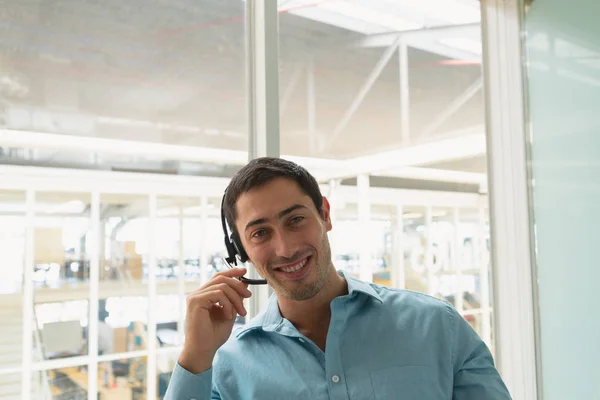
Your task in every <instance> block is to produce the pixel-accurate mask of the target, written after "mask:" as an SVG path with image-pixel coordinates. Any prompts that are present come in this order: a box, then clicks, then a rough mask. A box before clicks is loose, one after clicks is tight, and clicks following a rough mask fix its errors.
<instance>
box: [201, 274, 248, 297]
mask: <svg viewBox="0 0 600 400" xmlns="http://www.w3.org/2000/svg"><path fill="white" fill-rule="evenodd" d="M223 283H224V284H227V285H229V286H231V287H232V288H233V289H234V290H235V291H236V292H237V293H238V294H239V295H240V296H242V297H250V296H252V292H251V291H250V290H248V285H247V284H245V283H244V282H242V281H239V280H237V279H236V278H231V277H227V276H217V277H215V278H213V279H211V280H210V282H209V283H208V284H207V285H206V288H207V289H208V288H210V287H213V286H217V285H219V284H223Z"/></svg>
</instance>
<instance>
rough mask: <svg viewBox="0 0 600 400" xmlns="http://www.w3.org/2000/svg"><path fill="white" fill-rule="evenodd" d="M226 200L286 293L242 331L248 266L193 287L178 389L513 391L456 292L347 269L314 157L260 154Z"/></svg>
mask: <svg viewBox="0 0 600 400" xmlns="http://www.w3.org/2000/svg"><path fill="white" fill-rule="evenodd" d="M223 204H224V213H225V216H226V218H227V221H228V224H229V226H230V227H232V229H233V230H234V231H235V233H236V234H237V235H239V238H240V242H241V245H242V246H243V248H244V250H245V251H246V253H247V255H248V257H249V260H250V261H251V262H252V263H253V264H254V266H255V267H256V269H257V270H258V272H259V273H260V275H261V276H262V277H263V278H265V279H266V280H267V281H268V283H269V285H270V286H271V287H272V288H273V290H274V292H275V293H274V296H272V297H271V299H270V301H269V304H268V306H267V308H266V310H264V311H263V312H262V313H261V314H260V315H259V316H257V317H256V318H254V319H253V320H252V321H251V322H250V323H249V324H248V325H246V326H244V327H243V328H241V329H240V330H239V331H237V332H235V334H234V335H231V332H232V327H233V324H234V321H235V317H236V314H240V315H246V310H245V309H244V304H243V300H244V299H245V298H248V297H250V296H251V293H250V291H249V290H248V289H247V285H246V284H244V283H243V282H241V281H240V280H239V279H237V278H240V277H241V276H243V275H244V274H245V272H246V270H245V269H232V270H228V271H225V272H221V273H218V274H217V275H216V276H215V277H214V278H213V279H212V280H211V281H210V282H208V283H207V284H206V285H204V286H203V287H202V288H201V289H200V290H198V291H196V292H195V293H193V294H191V295H190V296H189V297H188V300H187V303H188V309H187V316H186V338H185V344H184V349H183V351H182V353H181V355H180V357H179V362H178V365H177V366H176V368H175V371H174V373H173V376H172V378H171V383H170V385H169V389H168V391H167V395H166V399H169V400H175V399H176V400H179V399H197V400H200V399H202V400H204V399H228V400H245V399H260V400H273V399H285V400H300V399H302V400H305V399H311V400H325V399H345V400H368V399H376V400H379V399H409V400H436V399H454V400H507V399H510V395H509V393H508V391H507V389H506V387H505V386H504V383H503V382H502V380H501V378H500V376H499V375H498V372H497V371H496V369H495V368H494V364H493V361H492V357H491V354H490V352H489V350H488V348H487V347H486V345H485V344H484V343H483V342H482V341H481V339H480V338H479V337H478V336H477V334H476V333H475V332H474V331H473V330H472V328H471V327H470V326H469V324H468V323H467V322H466V321H465V320H464V319H463V318H461V316H460V315H459V314H458V313H457V312H456V311H455V310H454V309H453V308H452V307H451V306H450V305H449V304H448V303H446V302H443V301H441V300H438V299H435V298H432V297H429V296H426V295H423V294H418V293H414V292H409V291H404V290H397V289H389V288H386V287H383V286H379V285H374V284H368V283H364V282H361V281H359V280H357V279H354V278H352V277H350V276H346V275H344V274H343V273H342V272H337V271H336V270H335V267H334V265H333V263H332V257H331V249H330V246H329V241H328V238H327V232H329V231H330V230H331V229H332V224H331V218H330V206H329V203H328V201H327V199H325V198H324V197H322V195H321V193H320V191H319V187H318V185H317V182H316V181H315V179H314V178H313V177H312V176H311V175H310V174H309V173H308V172H307V171H306V170H305V169H304V168H302V167H300V166H298V165H296V164H294V163H291V162H289V161H285V160H281V159H273V158H261V159H257V160H254V161H251V162H250V163H249V164H248V165H246V166H245V167H244V168H242V169H241V170H240V171H239V172H238V174H236V176H235V177H234V178H233V179H232V181H231V183H230V185H229V187H228V189H227V191H226V194H225V198H224V203H223ZM356 234H357V235H360V234H361V232H357V233H356ZM230 336H231V337H230Z"/></svg>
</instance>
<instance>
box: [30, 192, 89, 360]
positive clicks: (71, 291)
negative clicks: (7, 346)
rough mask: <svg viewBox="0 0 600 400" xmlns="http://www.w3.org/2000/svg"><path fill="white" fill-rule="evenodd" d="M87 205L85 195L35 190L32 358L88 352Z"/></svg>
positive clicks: (80, 354)
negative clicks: (36, 191)
mask: <svg viewBox="0 0 600 400" xmlns="http://www.w3.org/2000/svg"><path fill="white" fill-rule="evenodd" d="M89 206H90V195H89V194H77V193H47V192H40V193H37V194H36V203H35V225H34V285H35V286H34V287H35V292H34V304H35V308H34V316H35V317H34V321H35V323H36V324H35V326H34V330H35V331H34V352H33V358H34V360H37V361H40V360H46V359H56V358H64V357H72V356H82V355H86V354H87V353H88V351H87V350H88V347H87V326H88V321H89V303H88V300H87V299H88V298H89V277H90V256H89V252H88V246H89V244H90V229H91V221H90V207H89Z"/></svg>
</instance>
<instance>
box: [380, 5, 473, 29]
mask: <svg viewBox="0 0 600 400" xmlns="http://www.w3.org/2000/svg"><path fill="white" fill-rule="evenodd" d="M384 2H386V3H389V4H390V5H392V4H393V5H397V4H399V2H398V0H384ZM400 5H401V6H402V7H404V8H406V9H407V10H411V11H413V12H414V11H416V12H418V13H421V14H422V15H423V16H424V17H425V21H428V22H429V21H431V22H446V23H450V24H468V23H474V22H479V21H481V11H480V6H479V2H477V1H470V2H468V1H466V0H405V1H403V2H402V3H400Z"/></svg>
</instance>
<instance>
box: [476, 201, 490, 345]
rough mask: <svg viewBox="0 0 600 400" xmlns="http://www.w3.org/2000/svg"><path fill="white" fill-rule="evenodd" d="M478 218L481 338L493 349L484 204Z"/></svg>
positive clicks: (480, 207)
mask: <svg viewBox="0 0 600 400" xmlns="http://www.w3.org/2000/svg"><path fill="white" fill-rule="evenodd" d="M477 211H478V218H477V249H478V252H477V263H478V264H479V267H480V271H481V272H480V275H479V284H480V289H481V300H480V301H481V318H482V319H483V321H482V323H481V338H482V339H483V341H484V342H485V343H486V344H487V345H488V347H491V344H492V332H491V331H492V325H491V324H492V320H491V318H490V317H491V314H490V278H489V266H488V262H487V257H486V256H485V252H486V249H485V247H486V241H485V209H484V207H483V204H482V205H480V206H479V209H478V210H477Z"/></svg>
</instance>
